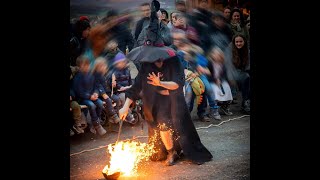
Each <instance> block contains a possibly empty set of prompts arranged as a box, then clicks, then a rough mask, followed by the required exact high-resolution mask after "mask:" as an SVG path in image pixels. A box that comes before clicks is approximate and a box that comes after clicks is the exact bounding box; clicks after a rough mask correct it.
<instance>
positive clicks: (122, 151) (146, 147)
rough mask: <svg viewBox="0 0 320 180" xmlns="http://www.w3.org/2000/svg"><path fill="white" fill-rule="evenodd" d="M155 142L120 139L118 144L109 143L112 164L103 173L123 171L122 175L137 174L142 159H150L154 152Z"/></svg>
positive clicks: (109, 173)
mask: <svg viewBox="0 0 320 180" xmlns="http://www.w3.org/2000/svg"><path fill="white" fill-rule="evenodd" d="M153 147H154V145H153V143H152V144H147V143H140V142H137V141H127V142H124V141H120V142H118V143H116V144H109V145H108V150H109V153H110V155H111V156H110V166H108V165H106V166H105V167H104V169H103V171H102V172H103V173H107V174H108V175H111V174H113V173H116V172H121V175H122V176H134V175H137V167H138V163H139V162H141V161H142V160H144V159H145V160H149V158H150V157H151V155H152V154H153V153H154V150H153Z"/></svg>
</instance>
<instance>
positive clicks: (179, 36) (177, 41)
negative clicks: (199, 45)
mask: <svg viewBox="0 0 320 180" xmlns="http://www.w3.org/2000/svg"><path fill="white" fill-rule="evenodd" d="M184 38H186V35H185V34H183V33H173V34H172V39H173V44H174V45H175V46H176V47H178V48H179V47H180V44H181V40H182V39H184Z"/></svg>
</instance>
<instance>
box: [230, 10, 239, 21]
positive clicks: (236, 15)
mask: <svg viewBox="0 0 320 180" xmlns="http://www.w3.org/2000/svg"><path fill="white" fill-rule="evenodd" d="M232 21H233V22H236V23H239V22H240V13H239V12H234V13H233V15H232Z"/></svg>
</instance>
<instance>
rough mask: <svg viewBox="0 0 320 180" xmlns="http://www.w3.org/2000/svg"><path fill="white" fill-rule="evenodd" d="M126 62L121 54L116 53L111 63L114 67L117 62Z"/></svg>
mask: <svg viewBox="0 0 320 180" xmlns="http://www.w3.org/2000/svg"><path fill="white" fill-rule="evenodd" d="M126 60H127V58H126V56H125V55H124V54H123V53H122V52H118V53H117V54H116V56H115V57H114V58H113V59H112V60H111V62H112V64H113V65H115V64H117V63H118V62H121V61H126Z"/></svg>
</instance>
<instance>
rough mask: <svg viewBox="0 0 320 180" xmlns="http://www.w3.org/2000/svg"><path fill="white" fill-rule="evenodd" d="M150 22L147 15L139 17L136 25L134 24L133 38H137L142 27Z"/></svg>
mask: <svg viewBox="0 0 320 180" xmlns="http://www.w3.org/2000/svg"><path fill="white" fill-rule="evenodd" d="M149 22H150V18H149V17H144V18H142V19H140V20H139V21H138V22H137V25H136V30H135V31H134V39H135V40H137V39H138V37H139V35H140V33H141V31H142V29H143V28H144V27H146V26H147V25H148V24H149Z"/></svg>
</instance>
